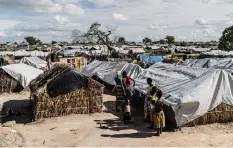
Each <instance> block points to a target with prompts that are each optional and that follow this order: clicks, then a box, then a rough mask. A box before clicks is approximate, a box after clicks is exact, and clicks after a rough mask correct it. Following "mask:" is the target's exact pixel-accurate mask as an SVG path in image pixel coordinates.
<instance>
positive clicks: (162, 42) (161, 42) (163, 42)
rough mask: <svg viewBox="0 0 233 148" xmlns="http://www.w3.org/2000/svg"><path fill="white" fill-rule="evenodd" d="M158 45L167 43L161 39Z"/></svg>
mask: <svg viewBox="0 0 233 148" xmlns="http://www.w3.org/2000/svg"><path fill="white" fill-rule="evenodd" d="M159 43H160V44H166V43H167V41H166V40H164V39H161V40H159Z"/></svg>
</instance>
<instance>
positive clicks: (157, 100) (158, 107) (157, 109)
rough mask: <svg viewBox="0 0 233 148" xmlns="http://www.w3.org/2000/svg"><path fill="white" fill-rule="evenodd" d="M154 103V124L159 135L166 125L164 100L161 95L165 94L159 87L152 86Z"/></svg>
mask: <svg viewBox="0 0 233 148" xmlns="http://www.w3.org/2000/svg"><path fill="white" fill-rule="evenodd" d="M152 94H153V97H152V104H153V105H154V108H153V121H154V126H155V127H156V129H157V134H156V135H157V136H160V134H162V129H163V128H164V127H165V115H164V112H163V102H162V101H161V97H162V95H163V93H162V91H161V90H159V89H153V88H152Z"/></svg>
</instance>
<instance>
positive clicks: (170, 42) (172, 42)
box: [165, 35, 175, 44]
mask: <svg viewBox="0 0 233 148" xmlns="http://www.w3.org/2000/svg"><path fill="white" fill-rule="evenodd" d="M165 39H166V40H167V43H168V44H174V43H175V37H174V36H169V35H168V36H166V37H165Z"/></svg>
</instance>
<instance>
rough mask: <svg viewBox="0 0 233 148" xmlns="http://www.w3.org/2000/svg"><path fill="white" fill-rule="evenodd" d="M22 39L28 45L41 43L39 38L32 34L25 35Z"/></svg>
mask: <svg viewBox="0 0 233 148" xmlns="http://www.w3.org/2000/svg"><path fill="white" fill-rule="evenodd" d="M24 39H25V40H26V41H27V42H28V44H29V45H36V44H41V43H42V42H41V41H40V40H39V39H37V38H35V37H33V36H27V37H25V38H24Z"/></svg>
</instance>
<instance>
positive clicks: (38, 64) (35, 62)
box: [20, 57, 47, 69]
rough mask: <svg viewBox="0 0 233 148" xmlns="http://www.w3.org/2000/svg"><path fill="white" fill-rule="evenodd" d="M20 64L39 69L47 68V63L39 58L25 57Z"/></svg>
mask: <svg viewBox="0 0 233 148" xmlns="http://www.w3.org/2000/svg"><path fill="white" fill-rule="evenodd" d="M20 63H24V64H27V65H30V66H32V67H35V68H38V69H43V68H46V67H47V62H46V61H44V60H42V59H40V58H38V57H24V58H22V59H21V61H20Z"/></svg>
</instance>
